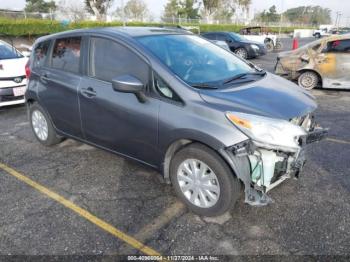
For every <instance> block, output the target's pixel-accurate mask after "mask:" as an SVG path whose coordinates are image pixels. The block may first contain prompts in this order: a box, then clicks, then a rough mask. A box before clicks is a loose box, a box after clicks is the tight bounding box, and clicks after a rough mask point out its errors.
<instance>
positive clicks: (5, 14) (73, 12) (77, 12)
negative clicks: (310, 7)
mask: <svg viewBox="0 0 350 262" xmlns="http://www.w3.org/2000/svg"><path fill="white" fill-rule="evenodd" d="M0 17H2V18H8V19H31V18H35V19H49V20H58V21H63V20H67V21H69V22H78V21H86V20H96V18H95V16H94V15H92V14H91V13H89V12H87V11H86V10H84V9H82V8H75V9H72V8H70V9H62V10H58V11H55V12H49V13H39V12H30V13H29V12H25V11H11V10H0ZM123 20H124V21H125V23H126V24H127V23H128V22H144V23H163V24H174V25H181V24H191V25H200V24H216V25H223V24H233V25H246V26H266V27H300V28H304V27H312V25H309V24H301V23H291V22H284V21H283V22H259V21H254V20H250V19H244V18H239V17H237V18H232V19H205V18H200V19H189V18H182V17H158V18H155V17H153V16H147V17H143V18H142V19H131V18H128V17H127V16H125V17H121V16H120V15H117V14H116V13H112V12H111V13H109V14H107V15H106V21H107V22H113V21H123Z"/></svg>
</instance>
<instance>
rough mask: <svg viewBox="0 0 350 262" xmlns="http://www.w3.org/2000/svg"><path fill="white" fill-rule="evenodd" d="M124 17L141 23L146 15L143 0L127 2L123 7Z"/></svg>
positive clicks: (145, 5)
mask: <svg viewBox="0 0 350 262" xmlns="http://www.w3.org/2000/svg"><path fill="white" fill-rule="evenodd" d="M124 12H125V15H126V16H127V17H128V18H130V19H132V20H137V21H143V19H145V17H146V15H147V14H148V8H147V4H146V3H145V2H144V1H143V0H129V1H128V2H127V3H126V5H125V7H124Z"/></svg>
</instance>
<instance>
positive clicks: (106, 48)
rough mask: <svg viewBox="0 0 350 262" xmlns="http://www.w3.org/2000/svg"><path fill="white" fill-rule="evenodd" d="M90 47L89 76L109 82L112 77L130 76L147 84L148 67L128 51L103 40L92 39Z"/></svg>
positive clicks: (123, 47) (116, 44) (114, 43)
mask: <svg viewBox="0 0 350 262" xmlns="http://www.w3.org/2000/svg"><path fill="white" fill-rule="evenodd" d="M90 46H91V49H90V50H91V51H90V76H92V77H95V78H98V79H101V80H103V81H107V82H111V80H112V79H113V78H114V77H118V76H121V75H132V76H134V77H136V78H138V79H139V80H140V81H141V82H142V83H144V84H147V82H148V79H149V67H148V65H147V64H146V63H145V62H144V61H143V60H142V59H141V58H140V57H139V56H137V55H136V54H135V53H134V52H132V51H131V50H130V49H128V48H127V47H125V46H123V45H121V44H118V43H116V42H114V41H112V40H108V39H103V38H92V39H91V44H90Z"/></svg>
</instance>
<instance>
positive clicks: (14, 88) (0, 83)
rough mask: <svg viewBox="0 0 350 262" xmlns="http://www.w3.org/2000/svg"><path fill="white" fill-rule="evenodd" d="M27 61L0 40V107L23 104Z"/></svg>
mask: <svg viewBox="0 0 350 262" xmlns="http://www.w3.org/2000/svg"><path fill="white" fill-rule="evenodd" d="M27 61H28V58H27V57H25V56H24V55H23V54H22V53H21V52H19V51H18V50H17V49H16V48H15V47H14V46H12V45H10V44H8V43H6V42H5V41H1V40H0V107H2V106H8V105H16V104H23V103H24V102H25V99H24V93H25V90H26V84H27V80H26V73H25V65H26V63H27Z"/></svg>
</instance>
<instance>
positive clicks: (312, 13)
mask: <svg viewBox="0 0 350 262" xmlns="http://www.w3.org/2000/svg"><path fill="white" fill-rule="evenodd" d="M283 16H284V17H285V18H286V19H287V20H288V21H290V22H294V23H302V24H312V25H319V24H329V23H331V20H332V19H331V10H330V9H329V8H323V7H321V6H299V7H295V8H290V9H288V10H286V11H285V12H284V13H283Z"/></svg>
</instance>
